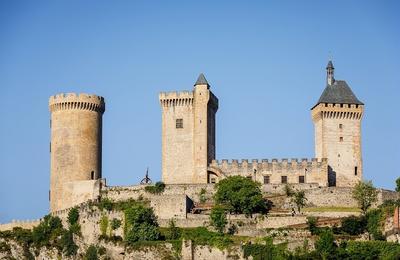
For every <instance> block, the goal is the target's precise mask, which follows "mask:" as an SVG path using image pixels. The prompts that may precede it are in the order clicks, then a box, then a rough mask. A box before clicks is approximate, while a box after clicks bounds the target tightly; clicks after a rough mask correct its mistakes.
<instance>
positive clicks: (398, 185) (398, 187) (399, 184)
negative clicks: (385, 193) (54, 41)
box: [396, 177, 400, 192]
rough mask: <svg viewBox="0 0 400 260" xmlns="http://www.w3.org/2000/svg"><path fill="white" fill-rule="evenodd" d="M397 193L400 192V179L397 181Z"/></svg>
mask: <svg viewBox="0 0 400 260" xmlns="http://www.w3.org/2000/svg"><path fill="white" fill-rule="evenodd" d="M396 191H397V192H400V177H399V178H397V179H396Z"/></svg>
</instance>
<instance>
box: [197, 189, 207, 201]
mask: <svg viewBox="0 0 400 260" xmlns="http://www.w3.org/2000/svg"><path fill="white" fill-rule="evenodd" d="M199 199H200V203H205V202H206V201H207V198H206V189H204V188H201V190H200V196H199Z"/></svg>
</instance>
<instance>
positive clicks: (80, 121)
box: [49, 93, 105, 211]
mask: <svg viewBox="0 0 400 260" xmlns="http://www.w3.org/2000/svg"><path fill="white" fill-rule="evenodd" d="M49 109H50V111H51V120H50V129H51V143H50V171H51V174H50V198H49V199H50V210H51V211H56V210H60V209H63V208H68V207H71V206H73V205H75V204H78V203H80V202H82V201H83V200H85V199H87V198H86V197H85V196H82V195H83V194H85V193H86V192H85V190H84V189H85V188H88V189H89V190H88V191H87V192H88V193H92V187H91V185H89V184H87V183H85V184H83V183H79V184H75V183H74V182H81V181H89V180H91V181H92V182H93V181H95V180H98V179H100V178H101V177H102V176H101V156H102V116H103V113H104V110H105V103H104V98H103V97H100V96H96V95H89V94H79V95H77V94H74V93H68V94H59V95H56V96H52V97H50V99H49ZM66 189H67V190H66ZM74 192H77V194H75V193H74ZM76 199H77V200H78V201H75V200H76Z"/></svg>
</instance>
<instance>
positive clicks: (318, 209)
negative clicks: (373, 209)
mask: <svg viewBox="0 0 400 260" xmlns="http://www.w3.org/2000/svg"><path fill="white" fill-rule="evenodd" d="M302 210H303V211H305V212H361V211H360V209H359V208H354V207H312V208H304V209H302Z"/></svg>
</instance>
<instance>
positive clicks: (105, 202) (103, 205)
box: [98, 198, 113, 211]
mask: <svg viewBox="0 0 400 260" xmlns="http://www.w3.org/2000/svg"><path fill="white" fill-rule="evenodd" d="M98 206H99V209H100V210H103V209H105V210H108V211H110V210H112V209H113V202H112V201H111V200H110V199H109V198H101V200H100V202H99V205H98Z"/></svg>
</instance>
